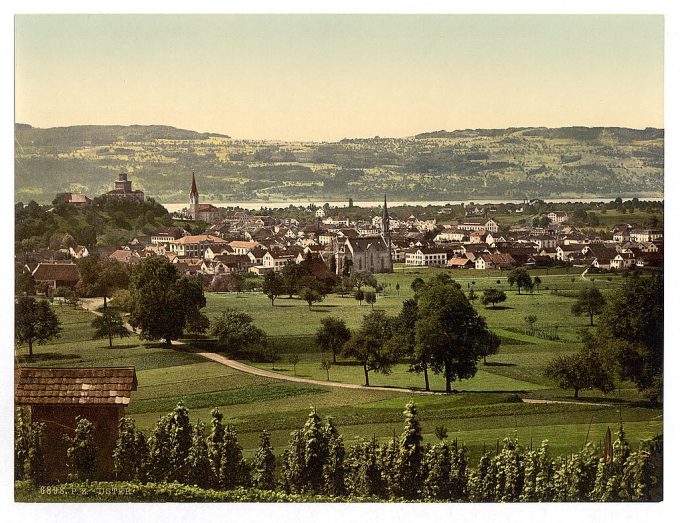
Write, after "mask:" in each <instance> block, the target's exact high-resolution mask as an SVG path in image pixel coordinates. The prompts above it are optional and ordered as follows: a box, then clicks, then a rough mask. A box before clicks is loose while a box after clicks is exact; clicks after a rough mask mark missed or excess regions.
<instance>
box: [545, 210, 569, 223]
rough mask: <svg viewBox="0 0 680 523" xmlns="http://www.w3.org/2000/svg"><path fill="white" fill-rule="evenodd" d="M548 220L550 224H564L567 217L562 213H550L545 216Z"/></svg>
mask: <svg viewBox="0 0 680 523" xmlns="http://www.w3.org/2000/svg"><path fill="white" fill-rule="evenodd" d="M547 216H548V220H550V221H551V223H562V222H566V221H567V219H568V218H569V216H568V215H567V213H566V212H564V211H552V212H549V213H548V214H547Z"/></svg>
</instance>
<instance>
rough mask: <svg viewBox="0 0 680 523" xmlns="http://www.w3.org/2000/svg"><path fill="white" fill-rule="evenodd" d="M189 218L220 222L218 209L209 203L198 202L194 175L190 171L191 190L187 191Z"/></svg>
mask: <svg viewBox="0 0 680 523" xmlns="http://www.w3.org/2000/svg"><path fill="white" fill-rule="evenodd" d="M189 218H191V219H192V220H196V221H203V222H207V223H219V222H220V218H221V215H220V210H219V209H218V208H217V207H215V206H214V205H212V204H210V203H199V197H198V188H197V187H196V175H195V174H194V173H193V172H192V173H191V192H190V193H189Z"/></svg>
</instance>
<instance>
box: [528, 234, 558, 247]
mask: <svg viewBox="0 0 680 523" xmlns="http://www.w3.org/2000/svg"><path fill="white" fill-rule="evenodd" d="M530 239H531V241H532V242H534V243H535V244H536V245H538V250H541V249H555V248H556V247H557V244H558V243H559V242H558V241H557V237H556V236H553V235H550V234H541V235H538V236H531V238H530Z"/></svg>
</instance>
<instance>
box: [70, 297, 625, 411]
mask: <svg viewBox="0 0 680 523" xmlns="http://www.w3.org/2000/svg"><path fill="white" fill-rule="evenodd" d="M82 304H83V308H84V309H86V310H88V311H89V312H91V313H93V314H97V315H101V313H100V312H97V309H98V308H99V307H101V306H102V305H103V304H104V300H103V299H101V298H83V300H82ZM125 327H127V329H128V330H129V331H130V332H135V330H134V329H133V328H132V326H131V325H130V324H129V323H125ZM172 347H173V349H174V350H177V351H182V352H191V353H192V354H196V355H198V356H201V357H202V358H205V359H206V360H210V361H214V362H215V363H219V364H220V365H225V366H226V367H230V368H232V369H234V370H238V371H241V372H245V373H248V374H253V375H255V376H262V377H264V378H271V379H274V380H279V381H290V382H294V383H305V384H307V385H319V386H322V387H338V388H341V389H364V390H381V391H387V392H403V393H408V394H429V395H433V396H437V395H442V396H443V395H445V394H446V393H445V392H432V391H425V390H417V389H405V388H400V387H366V386H364V385H357V384H355V383H340V382H337V381H323V380H313V379H309V378H299V377H297V376H287V375H285V374H279V373H278V372H272V371H269V370H265V369H258V368H257V367H253V366H252V365H247V364H245V363H241V362H240V361H236V360H232V359H231V358H227V357H226V356H224V355H223V354H218V353H217V352H202V351H199V350H197V349H194V348H192V347H191V346H189V345H187V344H186V343H184V342H182V341H178V340H173V342H172ZM522 401H523V402H524V403H532V404H562V405H600V406H608V407H611V406H613V405H612V404H610V403H593V402H585V401H568V400H542V399H529V398H522Z"/></svg>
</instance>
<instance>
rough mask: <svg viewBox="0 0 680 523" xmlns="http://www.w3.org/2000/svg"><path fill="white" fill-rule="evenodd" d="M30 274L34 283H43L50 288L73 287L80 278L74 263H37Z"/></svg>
mask: <svg viewBox="0 0 680 523" xmlns="http://www.w3.org/2000/svg"><path fill="white" fill-rule="evenodd" d="M32 276H33V279H34V280H35V282H36V283H45V284H47V286H48V287H49V288H51V289H56V288H57V287H70V288H73V287H75V286H76V284H77V283H78V281H79V280H80V273H79V272H78V266H77V265H76V264H75V263H39V264H38V266H37V267H36V268H35V269H34V270H33V273H32Z"/></svg>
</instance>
